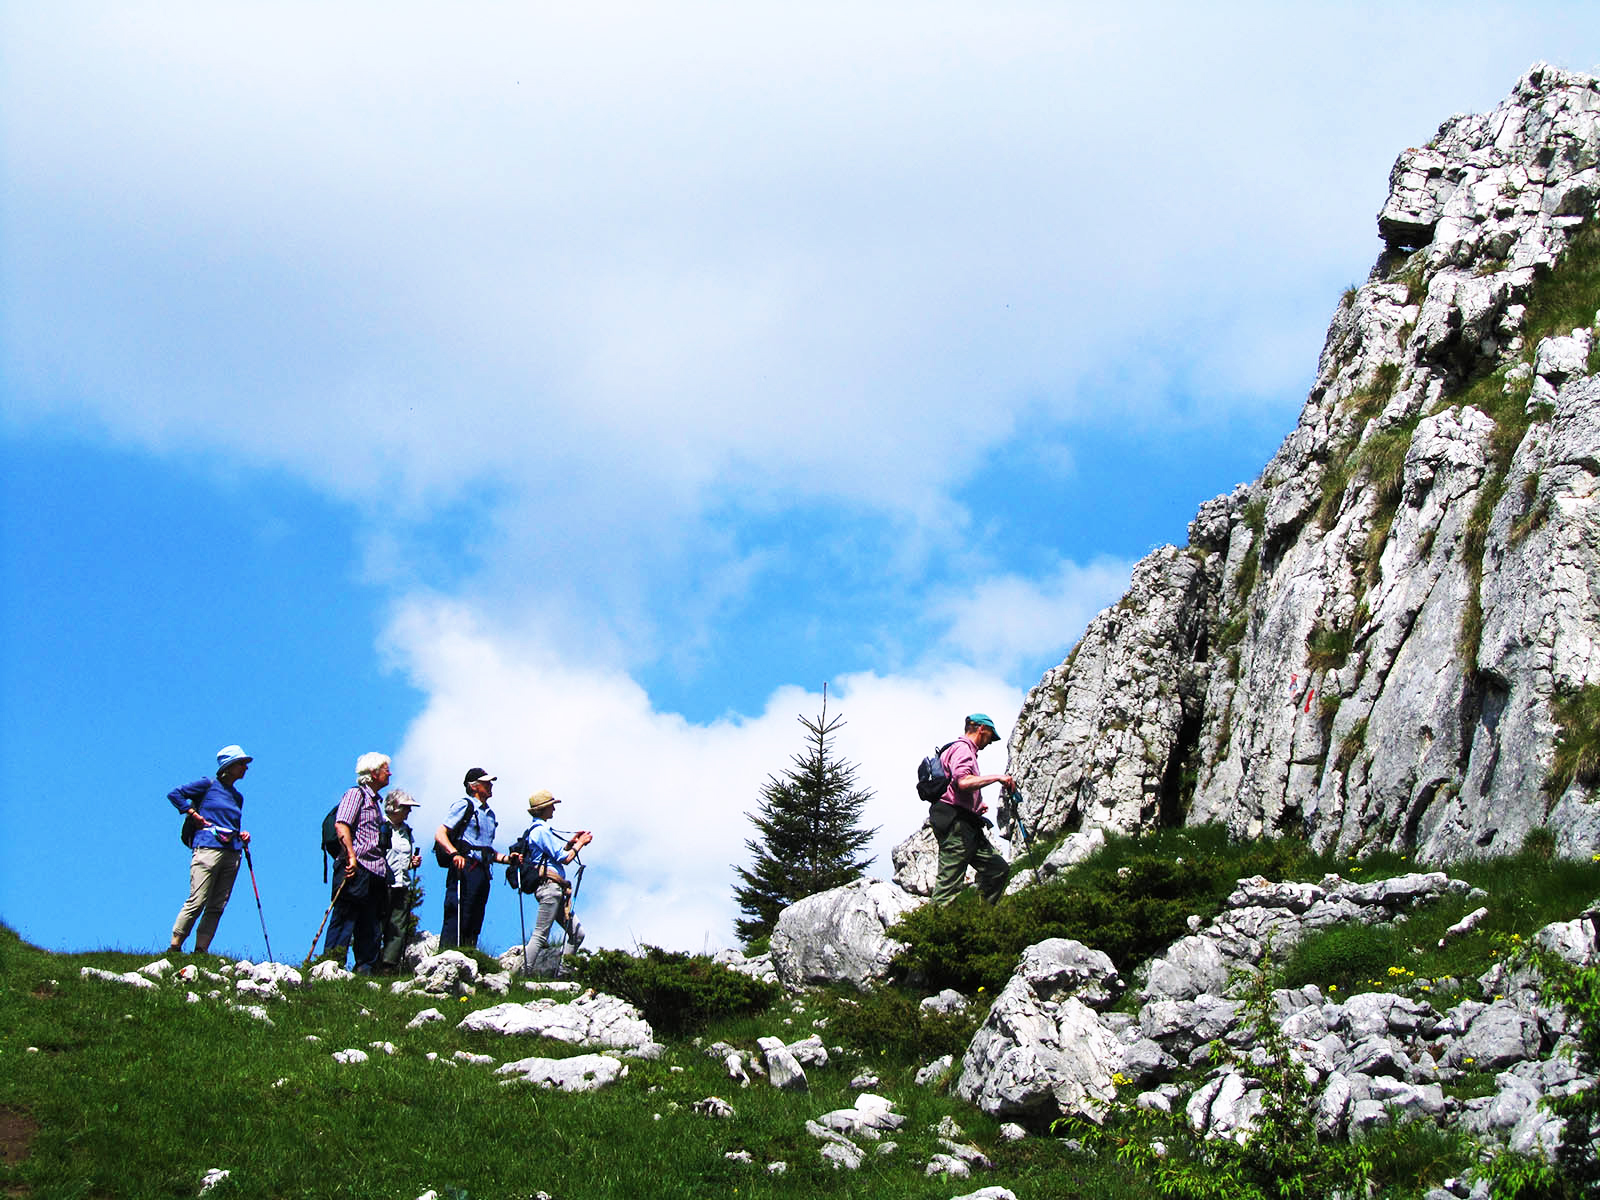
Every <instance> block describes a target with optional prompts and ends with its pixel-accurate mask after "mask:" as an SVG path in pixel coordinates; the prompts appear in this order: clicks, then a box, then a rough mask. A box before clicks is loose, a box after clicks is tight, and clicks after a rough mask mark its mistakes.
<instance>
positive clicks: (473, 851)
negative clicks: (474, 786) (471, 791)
mask: <svg viewBox="0 0 1600 1200" xmlns="http://www.w3.org/2000/svg"><path fill="white" fill-rule="evenodd" d="M469 808H470V809H472V816H470V817H467V824H466V827H465V828H464V829H462V831H461V834H460V836H459V837H457V836H452V837H451V839H450V840H451V841H452V842H453V843H454V844H455V848H456V849H457V850H459V851H461V853H462V855H463V856H464V857H466V858H474V857H480V856H481V855H483V854H485V853H487V854H488V855H489V856H490V857H491V858H492V857H493V856H494V834H495V830H496V829H497V828H498V825H497V824H496V822H495V819H494V809H492V808H490V807H489V806H488V805H487V804H484V805H481V806H480V805H478V804H476V803H475V802H474V801H473V798H472V797H471V796H463V797H461V799H459V800H457V801H456V802H455V803H454V804H452V805H451V806H450V811H449V812H448V813H446V814H445V818H444V827H445V829H446V830H447V831H448V832H450V833H451V834H452V835H454V833H455V828H456V826H457V825H460V824H461V818H462V817H466V816H467V810H468V809H469Z"/></svg>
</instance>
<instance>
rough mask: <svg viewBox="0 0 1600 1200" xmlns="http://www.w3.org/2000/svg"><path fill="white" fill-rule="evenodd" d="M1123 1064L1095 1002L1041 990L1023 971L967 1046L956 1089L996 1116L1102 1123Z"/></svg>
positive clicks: (968, 1099)
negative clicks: (1044, 993)
mask: <svg viewBox="0 0 1600 1200" xmlns="http://www.w3.org/2000/svg"><path fill="white" fill-rule="evenodd" d="M1124 1062H1125V1058H1124V1055H1123V1048H1122V1045H1121V1043H1120V1042H1119V1040H1118V1039H1117V1037H1116V1035H1114V1034H1113V1033H1112V1032H1111V1031H1110V1030H1109V1029H1107V1028H1106V1027H1105V1026H1104V1025H1103V1024H1101V1022H1100V1019H1099V1017H1098V1016H1097V1015H1096V1013H1095V1011H1094V1010H1093V1009H1092V1008H1090V1007H1089V1006H1088V1005H1086V1004H1084V1003H1083V1002H1082V1001H1081V1000H1079V999H1078V998H1077V997H1075V996H1068V997H1067V998H1066V999H1064V1000H1060V1001H1057V1000H1053V999H1047V998H1045V997H1042V996H1040V995H1039V994H1037V993H1036V992H1035V991H1034V990H1033V988H1032V987H1030V986H1029V984H1028V981H1027V979H1026V977H1025V976H1024V975H1023V974H1022V973H1021V972H1020V971H1019V972H1018V973H1017V974H1015V975H1013V976H1012V977H1011V980H1010V981H1009V982H1008V983H1007V984H1006V986H1005V987H1004V988H1003V989H1002V990H1001V992H1000V995H999V996H997V997H996V998H995V1002H994V1004H993V1006H992V1007H991V1008H990V1009H989V1015H988V1017H987V1018H986V1019H985V1020H984V1023H983V1026H982V1027H981V1028H980V1029H979V1030H978V1032H977V1034H976V1035H974V1037H973V1039H972V1043H971V1045H969V1046H968V1047H967V1052H966V1054H965V1055H964V1056H963V1057H962V1060H961V1075H960V1077H959V1078H958V1079H957V1081H956V1089H955V1090H956V1094H957V1095H958V1096H960V1097H961V1098H962V1099H963V1100H966V1101H968V1102H969V1103H972V1104H976V1105H977V1106H978V1107H979V1108H981V1109H983V1111H984V1112H986V1113H988V1114H990V1115H991V1116H996V1117H1011V1118H1026V1117H1035V1116H1043V1115H1054V1114H1056V1113H1071V1114H1075V1115H1079V1116H1083V1117H1087V1118H1088V1119H1090V1120H1092V1121H1096V1122H1099V1121H1101V1120H1103V1119H1104V1114H1105V1107H1106V1106H1107V1105H1108V1104H1110V1102H1111V1101H1112V1100H1114V1099H1115V1098H1116V1084H1115V1082H1114V1080H1113V1076H1114V1075H1115V1074H1116V1073H1117V1072H1118V1071H1119V1070H1121V1069H1122V1067H1123V1065H1124Z"/></svg>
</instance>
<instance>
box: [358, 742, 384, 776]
mask: <svg viewBox="0 0 1600 1200" xmlns="http://www.w3.org/2000/svg"><path fill="white" fill-rule="evenodd" d="M388 765H389V756H388V755H387V754H379V753H378V752H377V751H376V750H371V751H368V752H367V753H366V754H363V755H362V756H361V757H360V758H358V759H356V782H357V783H371V782H372V777H373V776H374V775H376V774H377V773H378V768H379V767H387V766H388Z"/></svg>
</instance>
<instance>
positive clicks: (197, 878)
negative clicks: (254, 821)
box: [167, 746, 250, 954]
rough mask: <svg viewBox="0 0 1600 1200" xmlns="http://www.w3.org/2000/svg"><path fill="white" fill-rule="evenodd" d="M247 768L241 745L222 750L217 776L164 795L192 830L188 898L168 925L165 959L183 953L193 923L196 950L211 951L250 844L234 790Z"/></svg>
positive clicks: (239, 797)
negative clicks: (241, 855) (196, 926)
mask: <svg viewBox="0 0 1600 1200" xmlns="http://www.w3.org/2000/svg"><path fill="white" fill-rule="evenodd" d="M249 767H250V756H249V755H248V754H246V753H245V752H244V750H243V749H242V748H241V747H239V746H224V747H223V748H222V749H221V750H218V751H217V777H216V778H215V779H211V778H209V777H207V778H203V779H197V780H195V781H194V782H193V783H186V784H184V785H183V786H182V787H175V788H173V789H172V790H171V791H170V792H168V793H167V799H168V800H170V801H171V802H172V806H173V807H174V808H176V809H177V810H178V811H179V812H181V813H183V815H184V816H185V817H186V818H187V819H188V820H189V821H190V822H191V823H192V824H193V825H195V826H196V828H195V832H194V840H193V841H192V842H191V843H190V850H191V855H190V858H189V899H188V900H186V901H184V905H183V907H182V908H180V909H179V910H178V919H177V920H176V921H174V922H173V924H172V944H171V945H170V946H168V947H167V953H168V954H180V953H182V952H183V940H184V938H186V937H188V936H189V929H190V928H191V927H192V926H193V925H194V922H195V918H196V917H199V918H200V928H199V929H197V930H195V935H194V949H195V953H196V954H204V953H206V952H207V951H208V950H210V949H211V938H212V935H213V934H215V933H216V932H217V922H218V921H220V920H221V919H222V910H223V909H224V908H226V907H227V906H228V897H229V896H231V895H232V894H233V880H234V876H236V875H237V874H238V873H239V851H240V849H241V847H243V846H246V845H248V844H249V842H250V835H249V834H248V833H247V832H245V831H244V830H243V829H241V828H240V827H239V826H240V819H241V817H242V816H243V810H244V796H243V795H242V794H240V792H239V789H238V787H236V786H235V785H236V784H237V783H238V782H239V780H240V779H243V778H244V773H245V771H246V770H248V769H249Z"/></svg>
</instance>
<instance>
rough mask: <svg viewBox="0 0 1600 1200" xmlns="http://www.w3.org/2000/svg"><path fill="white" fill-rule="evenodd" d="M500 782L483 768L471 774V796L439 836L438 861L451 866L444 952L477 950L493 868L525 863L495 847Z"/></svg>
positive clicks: (465, 784) (447, 881)
mask: <svg viewBox="0 0 1600 1200" xmlns="http://www.w3.org/2000/svg"><path fill="white" fill-rule="evenodd" d="M494 781H495V777H494V776H493V775H491V774H489V772H487V771H485V770H484V769H483V768H482V767H473V768H472V769H471V770H470V771H468V772H467V774H466V776H465V778H463V779H462V781H461V784H462V786H463V787H464V788H466V791H467V794H466V795H465V796H463V797H462V798H461V799H460V800H457V801H456V802H455V803H454V804H452V805H451V806H450V811H449V812H448V813H447V814H445V819H444V824H443V825H441V826H439V828H438V830H437V831H436V832H435V833H434V835H433V844H434V857H435V858H436V859H437V860H438V862H439V864H440V865H441V866H444V867H446V868H448V869H447V871H446V873H445V878H444V925H443V927H442V928H441V929H440V931H439V949H441V950H447V949H474V948H476V947H477V945H478V934H479V933H480V932H481V931H482V930H483V910H484V908H485V906H486V905H487V904H488V903H489V882H490V870H491V864H493V863H506V862H511V861H512V860H513V859H515V860H516V861H518V862H520V861H521V860H522V856H521V855H509V854H501V853H499V852H498V851H496V850H495V848H494V835H495V829H496V827H497V826H496V822H495V816H494V810H493V809H492V808H490V807H489V797H490V795H491V794H492V793H493V792H494ZM474 801H476V802H477V803H476V804H475V803H474Z"/></svg>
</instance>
